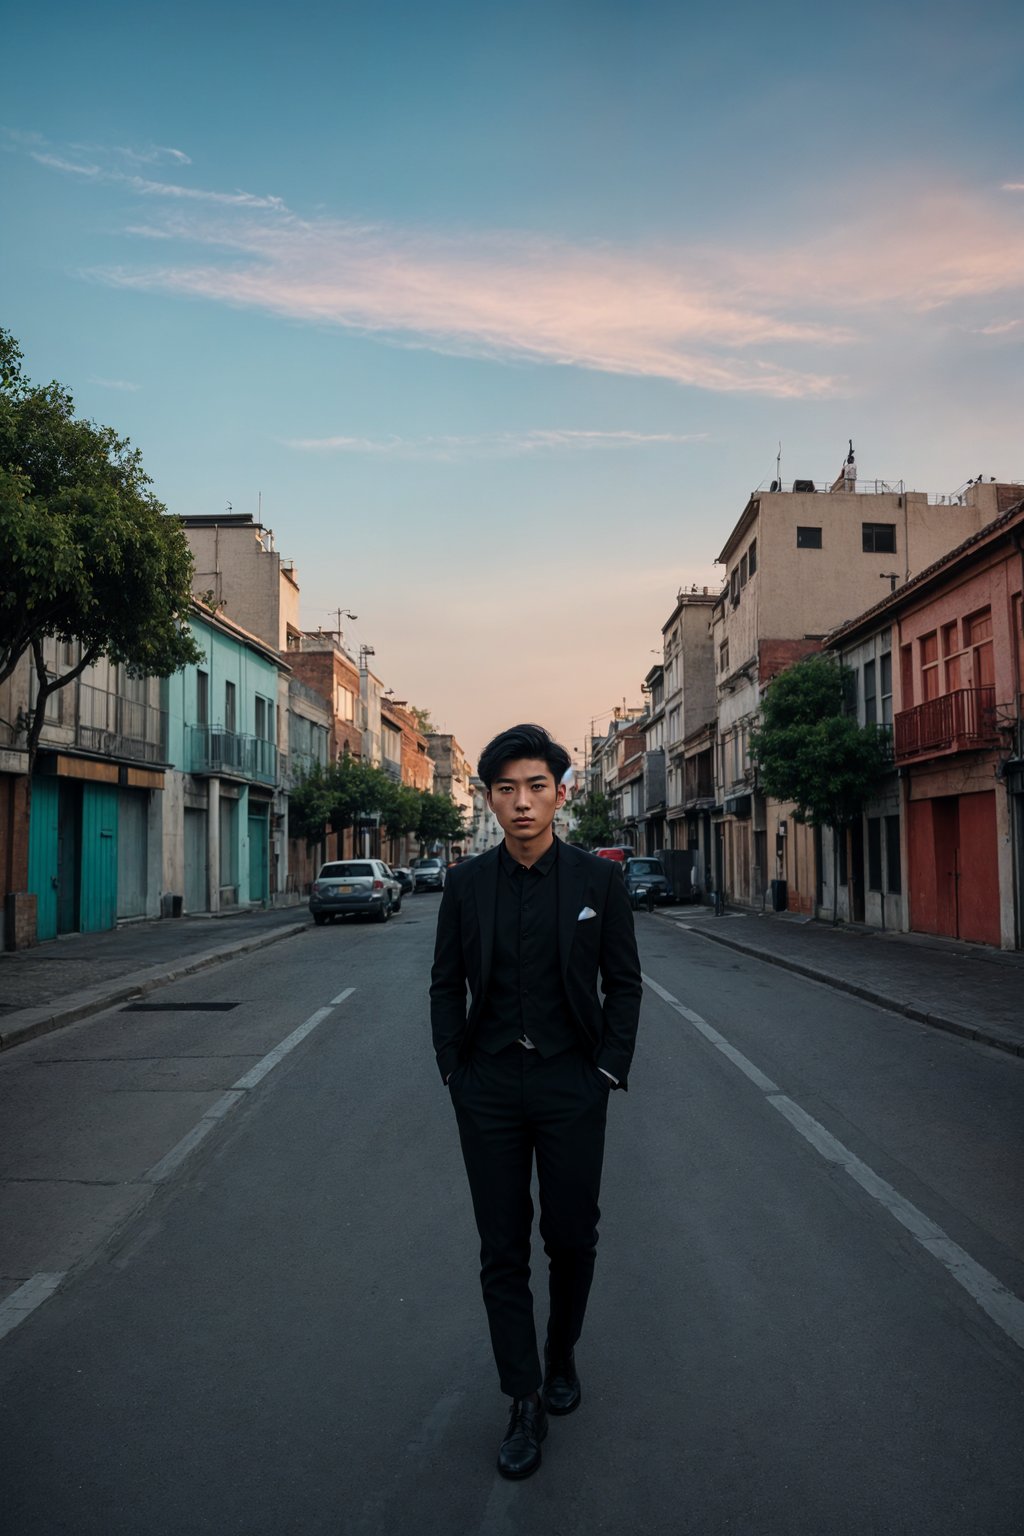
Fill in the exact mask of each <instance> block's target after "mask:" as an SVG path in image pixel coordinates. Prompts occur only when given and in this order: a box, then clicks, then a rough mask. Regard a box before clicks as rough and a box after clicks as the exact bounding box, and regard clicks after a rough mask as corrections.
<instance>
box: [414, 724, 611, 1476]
mask: <svg viewBox="0 0 1024 1536" xmlns="http://www.w3.org/2000/svg"><path fill="white" fill-rule="evenodd" d="M570 766H571V765H570V761H569V754H568V753H567V752H566V750H565V748H564V747H561V746H559V745H558V744H557V742H554V741H552V739H551V737H550V736H549V735H548V733H547V731H545V730H543V729H542V728H541V727H540V726H537V725H517V726H514V727H513V728H512V729H511V730H508V731H503V732H502V734H501V735H500V736H496V737H495V738H494V740H493V741H492V742H490V743H489V745H488V746H487V747H486V748H485V749H484V753H483V756H482V757H481V759H480V764H479V770H478V771H479V774H480V777H481V779H482V780H483V782H484V784H485V786H486V789H487V803H488V805H489V806H490V807H491V809H492V810H493V812H494V814H495V816H496V817H497V818H498V821H499V823H500V825H501V828H502V830H503V832H504V833H505V840H504V842H503V843H502V844H501V845H500V846H499V847H497V848H493V849H489V850H488V852H487V853H484V854H480V855H479V856H478V857H477V858H475V859H471V860H469V862H468V863H466V864H463V865H460V866H458V867H457V868H455V869H452V870H450V871H449V874H448V882H447V884H446V886H445V890H444V896H443V897H442V900H441V909H440V911H439V913H438V919H437V940H436V944H435V949H434V968H433V972H432V976H431V985H430V1012H431V1023H432V1026H433V1035H434V1049H435V1051H436V1053H437V1064H438V1067H439V1068H440V1071H441V1077H442V1079H443V1081H444V1082H445V1083H447V1085H448V1089H449V1092H450V1094H451V1097H452V1103H453V1104H454V1106H455V1114H456V1119H457V1121H458V1127H459V1137H460V1140H461V1143H462V1153H463V1157H464V1159H465V1163H466V1173H467V1174H468V1176H469V1187H470V1192H471V1194H472V1198H473V1211H474V1214H475V1216H476V1224H477V1228H478V1230H479V1233H480V1262H481V1272H480V1279H481V1284H482V1286H483V1294H484V1305H485V1307H486V1309H487V1321H488V1325H489V1327H490V1333H491V1344H492V1347H493V1349H494V1358H495V1361H496V1363H497V1367H498V1375H499V1379H500V1382H501V1390H502V1391H503V1392H504V1393H505V1394H506V1396H508V1397H510V1398H511V1399H512V1412H511V1414H510V1417H509V1423H508V1429H507V1431H506V1434H505V1438H504V1440H503V1441H502V1443H501V1448H500V1450H499V1452H498V1471H499V1472H500V1473H501V1474H502V1476H503V1477H511V1478H521V1477H529V1475H530V1473H531V1472H535V1471H536V1470H537V1468H538V1467H539V1466H540V1460H541V1441H542V1440H543V1439H544V1436H545V1435H546V1434H547V1427H548V1421H547V1414H548V1413H553V1414H564V1413H572V1412H573V1410H574V1409H576V1408H578V1407H579V1404H580V1398H581V1390H580V1382H579V1377H578V1376H577V1374H576V1366H575V1359H574V1348H575V1345H576V1341H577V1340H578V1338H579V1336H580V1331H581V1329H582V1327H583V1317H584V1313H585V1311H586V1306H587V1296H588V1294H589V1292H590V1284H591V1280H592V1279H593V1274H594V1256H595V1252H596V1248H597V1223H598V1218H599V1215H600V1211H599V1209H598V1203H597V1202H598V1195H599V1192H600V1186H601V1164H602V1160H603V1157H604V1130H605V1116H606V1113H607V1106H608V1094H609V1092H610V1091H611V1090H612V1089H613V1088H622V1089H624V1088H625V1087H626V1080H627V1076H628V1073H629V1066H630V1061H631V1059H632V1056H633V1045H634V1041H635V1039H636V1029H637V1021H638V1017H639V1013H640V996H641V981H640V963H639V960H638V958H637V952H636V940H635V938H634V934H633V914H632V911H631V909H630V905H629V899H628V897H627V895H626V888H625V884H624V882H623V880H622V876H621V874H620V872H619V870H618V869H617V867H616V866H615V865H613V864H612V863H610V862H609V861H607V860H605V859H598V858H595V857H594V856H593V855H592V854H589V853H582V852H580V850H579V849H577V848H573V847H570V846H569V845H568V844H567V843H562V842H560V841H559V840H558V839H557V838H556V837H555V835H554V831H553V826H552V823H553V821H554V816H555V812H556V810H557V809H558V807H559V806H560V805H561V804H562V803H563V801H564V800H565V793H566V790H565V783H566V779H567V777H568V774H569V769H570ZM599 974H600V978H601V988H602V991H603V994H604V998H603V1001H602V1000H601V998H599V996H598V991H597V981H598V975H599ZM467 982H468V985H469V991H470V995H471V997H470V1003H469V1009H468V1012H467V1008H466V985H467ZM534 1158H536V1163H537V1179H538V1184H539V1188H540V1207H541V1214H540V1233H541V1237H542V1238H543V1241H544V1251H545V1253H546V1254H547V1256H548V1268H549V1276H548V1280H549V1286H548V1288H549V1313H548V1324H547V1338H546V1343H545V1346H544V1371H543V1375H542V1372H541V1365H540V1359H539V1356H538V1352H537V1335H536V1330H535V1327H534V1318H533V1297H532V1295H531V1292H530V1236H531V1229H532V1226H533V1204H532V1202H531V1199H530V1180H531V1176H532V1170H533V1162H534Z"/></svg>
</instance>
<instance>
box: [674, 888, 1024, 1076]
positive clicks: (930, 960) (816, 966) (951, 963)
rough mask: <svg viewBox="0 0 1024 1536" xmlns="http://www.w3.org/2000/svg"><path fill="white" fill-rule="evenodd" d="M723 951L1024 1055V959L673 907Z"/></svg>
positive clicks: (946, 943)
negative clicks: (727, 950) (779, 968)
mask: <svg viewBox="0 0 1024 1536" xmlns="http://www.w3.org/2000/svg"><path fill="white" fill-rule="evenodd" d="M658 915H659V916H660V917H662V918H664V919H665V920H667V921H669V922H672V923H675V924H676V925H678V926H679V927H680V928H685V929H688V930H690V931H692V932H694V933H700V934H701V935H702V936H703V937H704V938H706V939H710V940H711V941H713V942H714V943H716V944H724V945H725V946H726V947H727V948H729V949H735V950H738V951H739V952H740V953H741V954H745V955H752V956H754V957H755V958H756V959H758V960H764V961H767V962H768V963H769V964H771V965H780V966H783V967H784V968H785V969H786V970H789V971H795V972H796V973H797V974H798V975H800V976H808V977H810V978H811V979H812V980H814V981H821V982H824V983H825V984H826V985H827V986H831V987H837V988H838V989H839V990H840V991H843V992H850V993H852V994H853V996H854V997H861V998H864V999H865V1000H866V1001H867V1002H871V1003H877V1004H879V1005H880V1006H881V1007H883V1008H891V1009H894V1010H895V1011H896V1012H897V1013H902V1014H905V1015H906V1016H907V1018H910V1019H916V1020H918V1022H920V1023H922V1024H931V1025H934V1026H935V1027H936V1028H938V1029H946V1030H949V1031H951V1032H952V1033H953V1034H957V1035H964V1036H966V1037H967V1038H968V1039H971V1040H978V1041H980V1042H982V1043H983V1044H985V1045H991V1046H995V1047H996V1048H997V1049H998V1050H1002V1051H1009V1052H1010V1053H1011V1054H1012V1055H1016V1056H1024V954H1020V953H1008V952H1006V951H1005V950H997V949H988V948H985V947H983V946H981V945H976V944H962V943H959V942H957V941H956V940H954V939H934V938H930V937H928V936H926V935H924V934H908V933H880V932H879V931H878V930H876V929H870V928H861V927H856V926H841V927H839V928H833V927H831V925H829V924H828V923H821V922H813V921H811V920H809V919H807V918H801V917H797V916H796V915H795V914H792V913H785V912H783V913H778V914H775V913H765V914H764V915H763V916H762V915H761V914H760V913H746V912H742V913H741V912H735V913H734V912H727V913H726V914H725V915H724V916H722V917H715V916H714V913H713V912H712V911H711V909H710V908H709V907H703V906H700V907H663V908H661V909H660V911H659V913H658Z"/></svg>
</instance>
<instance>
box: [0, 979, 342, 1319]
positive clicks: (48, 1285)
mask: <svg viewBox="0 0 1024 1536" xmlns="http://www.w3.org/2000/svg"><path fill="white" fill-rule="evenodd" d="M354 991H355V987H346V988H345V990H344V991H343V992H339V993H338V995H337V997H335V998H333V999H332V1000H331V1002H330V1003H328V1005H327V1007H326V1008H318V1009H317V1010H316V1012H315V1013H313V1014H311V1015H310V1017H309V1018H308V1019H307V1020H306V1022H305V1023H304V1024H300V1025H299V1027H298V1029H293V1030H292V1032H291V1034H290V1035H287V1036H286V1037H285V1039H284V1040H282V1041H281V1044H280V1045H276V1046H275V1047H274V1049H273V1050H272V1051H268V1052H267V1054H266V1056H264V1057H263V1058H262V1060H261V1061H258V1062H257V1063H256V1065H255V1066H254V1067H253V1068H252V1069H251V1070H250V1071H249V1072H246V1074H245V1076H244V1077H240V1078H239V1079H238V1082H237V1083H235V1084H234V1086H233V1087H231V1088H229V1089H228V1091H227V1092H226V1093H222V1094H221V1096H220V1098H219V1099H217V1101H216V1102H215V1103H214V1104H211V1106H210V1108H209V1109H208V1110H207V1111H206V1113H205V1115H204V1116H203V1118H202V1119H201V1120H200V1121H198V1123H197V1124H196V1125H194V1126H193V1127H192V1129H191V1130H190V1131H187V1132H186V1133H185V1135H184V1136H183V1137H182V1138H181V1140H180V1141H179V1142H178V1143H177V1144H176V1145H175V1146H173V1147H172V1148H171V1150H170V1151H169V1152H167V1153H165V1154H164V1156H163V1157H162V1158H161V1159H160V1161H159V1162H157V1163H154V1164H153V1166H152V1168H149V1169H148V1170H147V1171H146V1172H145V1173H144V1174H143V1175H142V1180H141V1182H142V1183H143V1184H162V1183H163V1181H164V1180H165V1179H167V1178H169V1177H170V1175H171V1174H172V1173H173V1172H174V1171H175V1169H177V1168H180V1167H181V1165H182V1163H183V1162H184V1161H185V1159H186V1158H187V1157H188V1156H189V1155H190V1153H192V1152H194V1151H195V1149H196V1147H198V1146H199V1144H200V1142H202V1141H204V1140H205V1139H206V1137H207V1136H208V1135H209V1134H210V1132H211V1131H212V1130H213V1129H214V1127H215V1126H217V1125H219V1124H220V1122H221V1121H222V1120H223V1119H224V1117H225V1115H228V1114H230V1112H231V1110H233V1109H234V1108H235V1106H236V1105H237V1104H240V1103H241V1101H242V1100H243V1099H244V1098H245V1096H246V1093H247V1092H248V1091H249V1090H250V1089H251V1088H254V1087H255V1086H256V1084H257V1083H259V1082H261V1081H262V1080H263V1078H265V1077H266V1075H267V1073H268V1072H272V1071H273V1070H274V1068H275V1067H276V1066H277V1064H278V1063H279V1062H280V1061H281V1060H282V1059H283V1058H284V1057H285V1056H287V1055H288V1052H289V1051H293V1050H294V1049H295V1047H296V1046H297V1045H298V1044H299V1043H300V1042H301V1041H302V1040H305V1038H306V1036H307V1035H308V1034H311V1033H312V1032H313V1030H314V1029H316V1027H317V1025H318V1024H322V1023H323V1021H324V1019H326V1018H327V1016H328V1015H329V1014H330V1013H332V1012H333V1010H334V1009H335V1008H336V1007H337V1006H338V1004H339V1003H343V1002H344V1001H345V999H346V998H348V997H351V996H352V993H353V992H354ZM66 1277H67V1271H66V1270H63V1271H61V1273H59V1274H39V1275H32V1277H31V1278H30V1279H28V1280H26V1281H25V1282H24V1284H23V1285H19V1287H18V1289H17V1290H16V1291H12V1292H11V1294H10V1295H9V1296H7V1297H5V1299H4V1300H3V1301H2V1302H0V1339H2V1338H3V1337H4V1335H5V1334H7V1333H10V1331H11V1329H12V1328H16V1327H17V1326H18V1324H19V1323H21V1322H24V1320H25V1318H26V1317H28V1315H29V1314H30V1313H31V1312H34V1311H35V1309H36V1307H38V1306H40V1305H41V1304H42V1303H43V1302H44V1301H46V1300H48V1299H49V1297H51V1296H52V1295H53V1293H54V1291H56V1290H57V1288H58V1287H59V1286H60V1285H61V1284H62V1283H63V1281H64V1280H65V1279H66Z"/></svg>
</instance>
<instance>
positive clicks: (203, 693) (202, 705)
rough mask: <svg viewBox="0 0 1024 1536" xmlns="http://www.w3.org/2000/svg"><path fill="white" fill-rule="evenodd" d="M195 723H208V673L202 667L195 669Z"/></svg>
mask: <svg viewBox="0 0 1024 1536" xmlns="http://www.w3.org/2000/svg"><path fill="white" fill-rule="evenodd" d="M196 723H197V725H209V723H210V674H209V672H204V671H203V670H202V668H198V669H197V670H196Z"/></svg>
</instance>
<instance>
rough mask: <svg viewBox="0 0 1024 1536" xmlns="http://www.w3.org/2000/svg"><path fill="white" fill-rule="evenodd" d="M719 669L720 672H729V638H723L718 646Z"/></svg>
mask: <svg viewBox="0 0 1024 1536" xmlns="http://www.w3.org/2000/svg"><path fill="white" fill-rule="evenodd" d="M718 670H719V672H728V670H729V642H728V640H723V641H722V643H721V645H720V646H719V647H718Z"/></svg>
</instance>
